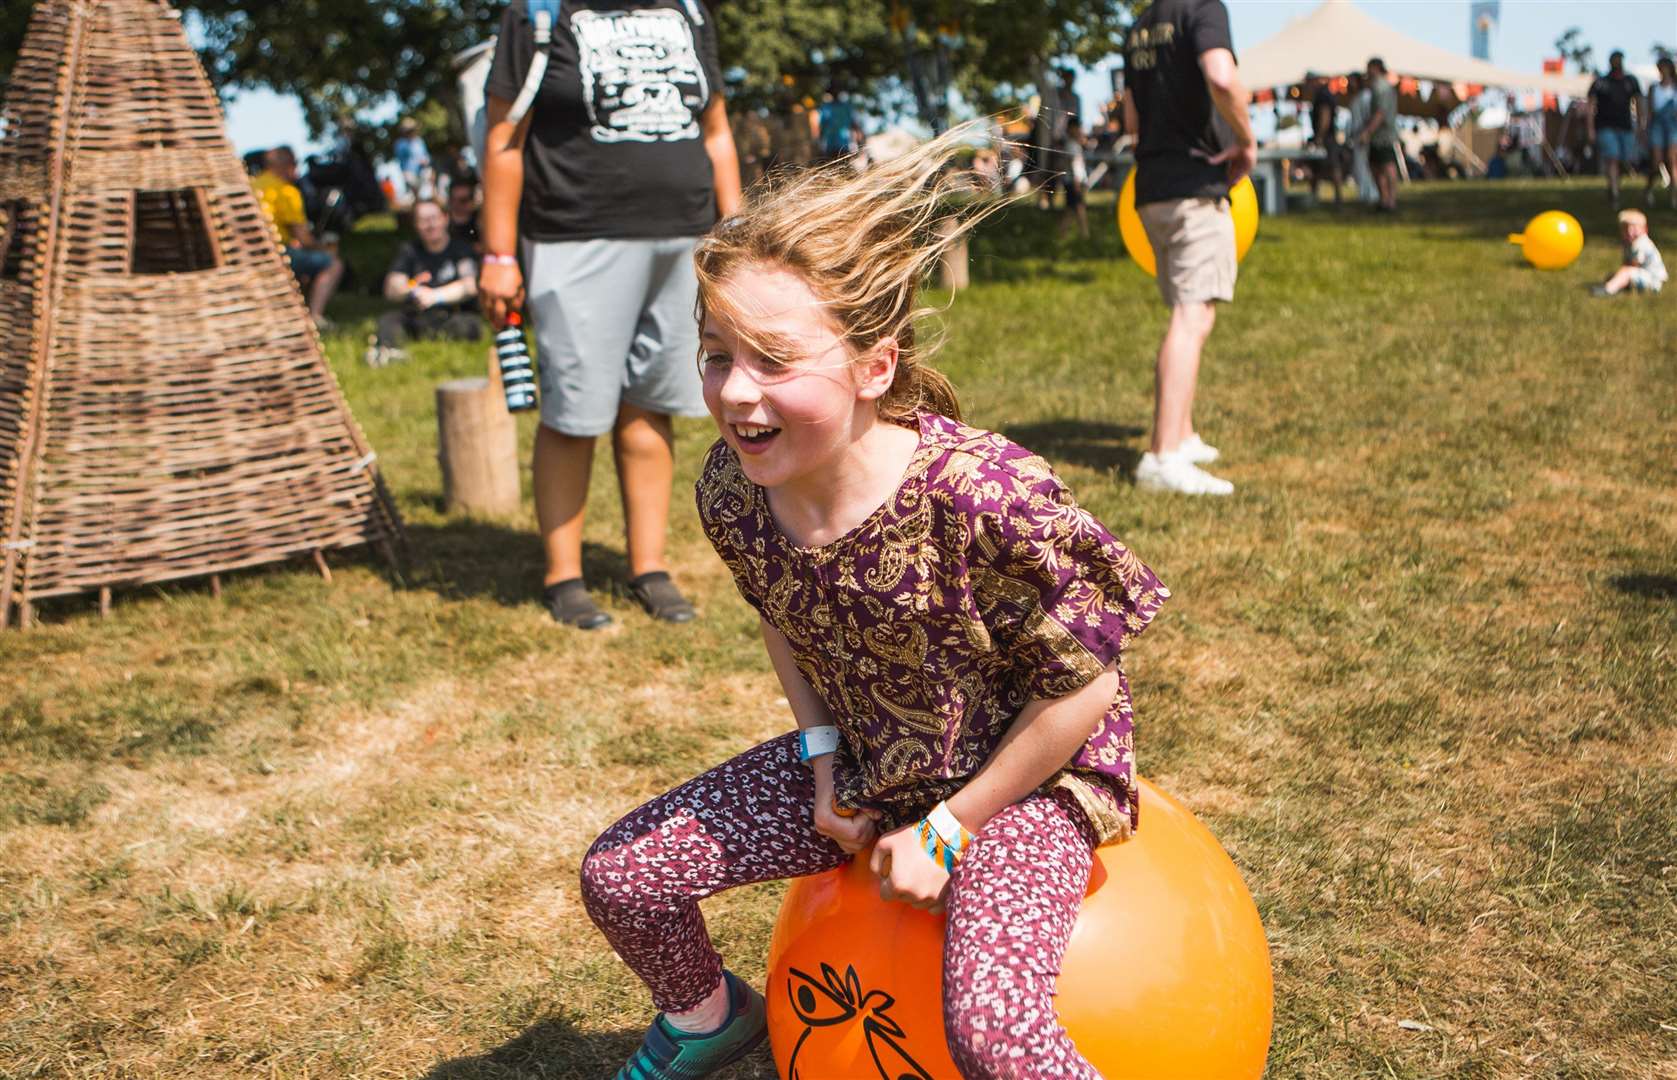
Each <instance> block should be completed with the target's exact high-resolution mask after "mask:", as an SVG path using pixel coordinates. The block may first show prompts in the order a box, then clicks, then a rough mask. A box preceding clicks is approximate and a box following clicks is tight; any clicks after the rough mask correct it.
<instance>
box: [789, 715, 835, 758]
mask: <svg viewBox="0 0 1677 1080" xmlns="http://www.w3.org/2000/svg"><path fill="white" fill-rule="evenodd" d="M838 742H839V734H838V728H836V727H834V726H833V725H831V724H823V725H821V726H820V727H806V728H799V729H798V760H799V761H806V762H807V761H808V760H809V759H810V758H818V757H820V756H821V755H822V754H830V753H832V752H833V751H834V750H837V749H838Z"/></svg>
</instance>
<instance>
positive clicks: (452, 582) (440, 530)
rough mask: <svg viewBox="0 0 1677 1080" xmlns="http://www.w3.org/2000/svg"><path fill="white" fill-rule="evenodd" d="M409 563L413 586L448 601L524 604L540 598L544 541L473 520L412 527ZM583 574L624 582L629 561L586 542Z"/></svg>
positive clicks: (601, 581) (602, 582)
mask: <svg viewBox="0 0 1677 1080" xmlns="http://www.w3.org/2000/svg"><path fill="white" fill-rule="evenodd" d="M408 563H409V578H410V581H411V583H412V585H413V587H415V588H420V589H429V590H431V591H432V592H435V593H436V594H437V595H438V596H442V597H445V598H447V599H450V600H463V599H467V598H472V597H487V598H489V599H492V600H494V601H496V602H497V603H500V604H504V605H506V606H507V607H522V606H523V605H525V604H532V603H536V602H538V601H539V600H540V598H541V580H542V571H543V569H544V561H543V558H542V545H541V539H540V537H538V536H537V535H536V534H535V533H533V532H530V531H528V530H525V529H514V528H511V527H509V526H506V525H501V524H497V523H495V522H492V521H476V520H470V519H461V520H457V521H450V522H447V523H445V524H442V525H409V526H408ZM582 574H583V578H584V579H585V580H587V581H588V582H589V583H590V584H591V585H593V586H595V587H596V588H598V587H602V586H607V585H610V584H612V583H618V584H622V583H626V582H627V581H628V579H629V562H628V560H627V559H626V558H625V557H624V555H623V553H622V552H621V551H617V550H615V549H613V548H607V547H602V546H601V545H599V544H595V543H590V542H585V543H584V544H583V545H582Z"/></svg>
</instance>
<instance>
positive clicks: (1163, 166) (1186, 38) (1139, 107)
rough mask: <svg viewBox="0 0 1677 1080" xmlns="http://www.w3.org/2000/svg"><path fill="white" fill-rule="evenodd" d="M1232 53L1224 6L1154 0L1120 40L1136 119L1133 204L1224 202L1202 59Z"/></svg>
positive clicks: (1225, 186)
mask: <svg viewBox="0 0 1677 1080" xmlns="http://www.w3.org/2000/svg"><path fill="white" fill-rule="evenodd" d="M1210 49H1228V50H1229V51H1230V52H1233V51H1234V40H1233V38H1232V37H1231V36H1230V34H1229V12H1228V9H1227V8H1225V7H1224V6H1223V4H1222V0H1154V3H1153V5H1152V6H1151V7H1149V8H1148V9H1147V10H1146V11H1144V12H1142V14H1141V17H1140V18H1138V19H1136V21H1135V24H1134V25H1133V26H1131V27H1130V32H1129V36H1128V37H1127V38H1126V39H1125V42H1124V82H1125V85H1126V86H1127V87H1128V88H1129V91H1130V93H1131V95H1132V96H1133V97H1134V99H1135V107H1136V113H1137V115H1138V116H1140V118H1141V133H1140V137H1139V141H1138V142H1137V145H1136V152H1135V157H1136V180H1135V201H1136V203H1137V204H1138V205H1139V204H1145V203H1153V202H1164V201H1166V200H1168V199H1194V198H1211V199H1217V198H1223V197H1225V196H1227V195H1228V193H1229V180H1228V170H1227V168H1226V167H1225V166H1223V165H1212V164H1209V163H1208V161H1207V159H1208V158H1211V157H1213V156H1215V155H1216V154H1217V153H1218V152H1219V151H1220V150H1221V149H1222V141H1221V140H1220V139H1219V138H1218V137H1217V132H1216V130H1215V128H1214V127H1213V126H1212V116H1213V115H1214V110H1213V108H1212V105H1211V91H1210V90H1209V89H1208V88H1207V87H1206V84H1205V73H1204V72H1203V71H1201V70H1200V54H1201V53H1204V52H1206V51H1208V50H1210Z"/></svg>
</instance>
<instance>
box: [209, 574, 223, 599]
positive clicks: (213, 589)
mask: <svg viewBox="0 0 1677 1080" xmlns="http://www.w3.org/2000/svg"><path fill="white" fill-rule="evenodd" d="M210 595H211V596H213V597H215V598H216V599H217V600H220V599H221V575H220V574H211V575H210Z"/></svg>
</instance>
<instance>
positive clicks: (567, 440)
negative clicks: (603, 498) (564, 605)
mask: <svg viewBox="0 0 1677 1080" xmlns="http://www.w3.org/2000/svg"><path fill="white" fill-rule="evenodd" d="M593 467H594V439H593V437H592V436H577V435H563V434H561V433H559V432H557V431H554V430H553V429H552V428H550V427H547V426H546V425H542V426H539V427H537V428H536V450H535V456H534V458H533V459H532V461H531V474H532V476H531V479H532V483H533V485H534V487H535V498H536V525H537V527H538V528H539V529H540V530H541V535H542V551H543V553H544V554H545V555H546V557H547V572H546V573H545V574H544V575H543V577H542V584H543V585H552V584H555V583H556V582H560V581H567V580H569V579H571V578H579V577H581V576H582V519H583V511H584V510H585V509H586V508H587V506H588V477H589V473H590V472H591V470H592V469H593Z"/></svg>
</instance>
